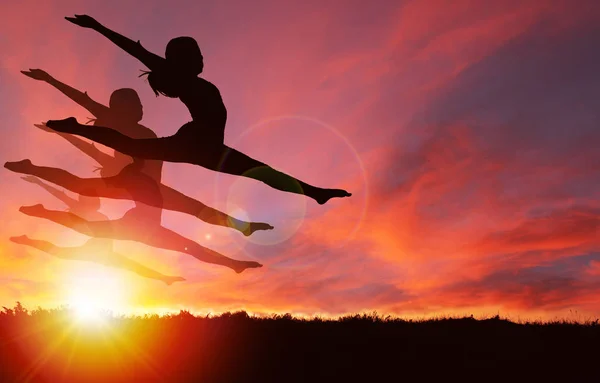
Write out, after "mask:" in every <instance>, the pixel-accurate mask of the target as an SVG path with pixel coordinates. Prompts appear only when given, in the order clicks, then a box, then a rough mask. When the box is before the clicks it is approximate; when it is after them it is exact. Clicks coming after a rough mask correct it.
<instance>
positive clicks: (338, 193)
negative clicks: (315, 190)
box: [315, 189, 352, 205]
mask: <svg viewBox="0 0 600 383" xmlns="http://www.w3.org/2000/svg"><path fill="white" fill-rule="evenodd" d="M351 196H352V194H351V193H348V192H347V191H345V190H342V189H323V190H322V191H320V193H319V194H318V195H317V196H316V198H315V200H316V201H317V202H318V203H319V205H324V204H325V203H327V201H329V200H330V199H332V198H344V197H351Z"/></svg>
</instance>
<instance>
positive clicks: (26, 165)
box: [4, 160, 33, 174]
mask: <svg viewBox="0 0 600 383" xmlns="http://www.w3.org/2000/svg"><path fill="white" fill-rule="evenodd" d="M32 166H33V164H32V163H31V160H21V161H13V162H5V163H4V167H5V168H7V169H8V170H10V171H11V172H16V173H23V174H29V171H30V170H31V167H32Z"/></svg>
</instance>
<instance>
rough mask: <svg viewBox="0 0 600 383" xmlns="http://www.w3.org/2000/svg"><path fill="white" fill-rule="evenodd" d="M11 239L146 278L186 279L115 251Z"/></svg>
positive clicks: (47, 251) (56, 253) (170, 281)
mask: <svg viewBox="0 0 600 383" xmlns="http://www.w3.org/2000/svg"><path fill="white" fill-rule="evenodd" d="M10 240H11V241H13V242H15V243H18V244H21V245H26V246H31V247H33V248H35V249H38V250H40V251H43V252H45V253H48V254H51V255H54V256H55V257H58V258H62V259H68V260H80V261H88V262H94V263H98V264H101V265H104V266H109V267H114V268H118V269H123V270H127V271H131V272H133V273H136V274H138V275H140V276H142V277H145V278H150V279H156V280H159V281H163V282H164V283H166V284H167V285H171V284H173V283H174V282H178V281H185V279H184V278H182V277H176V276H170V275H164V274H162V273H159V272H158V271H156V270H153V269H150V268H148V267H146V266H144V265H142V264H139V263H137V262H135V261H133V260H131V259H129V258H127V257H125V256H123V255H121V254H118V253H115V252H110V254H100V253H96V252H88V250H89V249H88V246H86V245H83V246H78V247H60V246H56V245H54V244H52V243H51V242H48V241H42V240H39V239H32V238H29V237H27V236H26V235H22V236H19V237H11V238H10ZM84 253H85V255H84Z"/></svg>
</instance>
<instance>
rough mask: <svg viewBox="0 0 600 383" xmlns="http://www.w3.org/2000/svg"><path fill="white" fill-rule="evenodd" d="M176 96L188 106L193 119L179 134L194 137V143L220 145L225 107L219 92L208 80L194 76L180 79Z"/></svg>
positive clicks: (225, 113) (221, 142) (225, 112)
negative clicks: (183, 79) (189, 78)
mask: <svg viewBox="0 0 600 383" xmlns="http://www.w3.org/2000/svg"><path fill="white" fill-rule="evenodd" d="M178 89H179V92H178V96H179V99H180V100H181V102H183V103H184V104H185V106H186V107H187V108H188V110H189V112H190V115H191V116H192V119H193V121H192V122H191V123H188V124H185V125H184V126H182V127H181V129H180V130H179V132H178V133H179V134H182V135H184V136H185V137H194V138H195V140H194V141H195V144H196V145H198V144H199V145H217V144H218V145H222V144H223V141H224V137H225V123H226V121H227V109H226V108H225V104H224V103H223V98H222V97H221V92H219V89H218V88H217V87H216V86H215V85H214V84H212V83H211V82H209V81H206V80H204V79H203V78H200V77H196V78H194V79H193V81H189V80H186V81H181V86H179V87H178Z"/></svg>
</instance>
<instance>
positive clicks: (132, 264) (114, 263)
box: [90, 252, 185, 285]
mask: <svg viewBox="0 0 600 383" xmlns="http://www.w3.org/2000/svg"><path fill="white" fill-rule="evenodd" d="M90 261H91V262H96V263H101V264H103V265H105V266H109V267H114V268H118V269H123V270H127V271H131V272H132V273H135V274H137V275H139V276H142V277H144V278H149V279H156V280H159V281H162V282H164V283H166V284H167V285H172V284H173V283H174V282H180V281H185V278H182V277H177V276H170V275H165V274H162V273H160V272H158V271H156V270H153V269H151V268H149V267H146V266H144V265H142V264H140V263H138V262H136V261H134V260H132V259H129V258H127V257H125V256H124V255H121V254H118V253H115V252H111V253H110V254H107V255H106V256H105V257H102V259H98V260H94V259H93V258H91V259H90Z"/></svg>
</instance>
